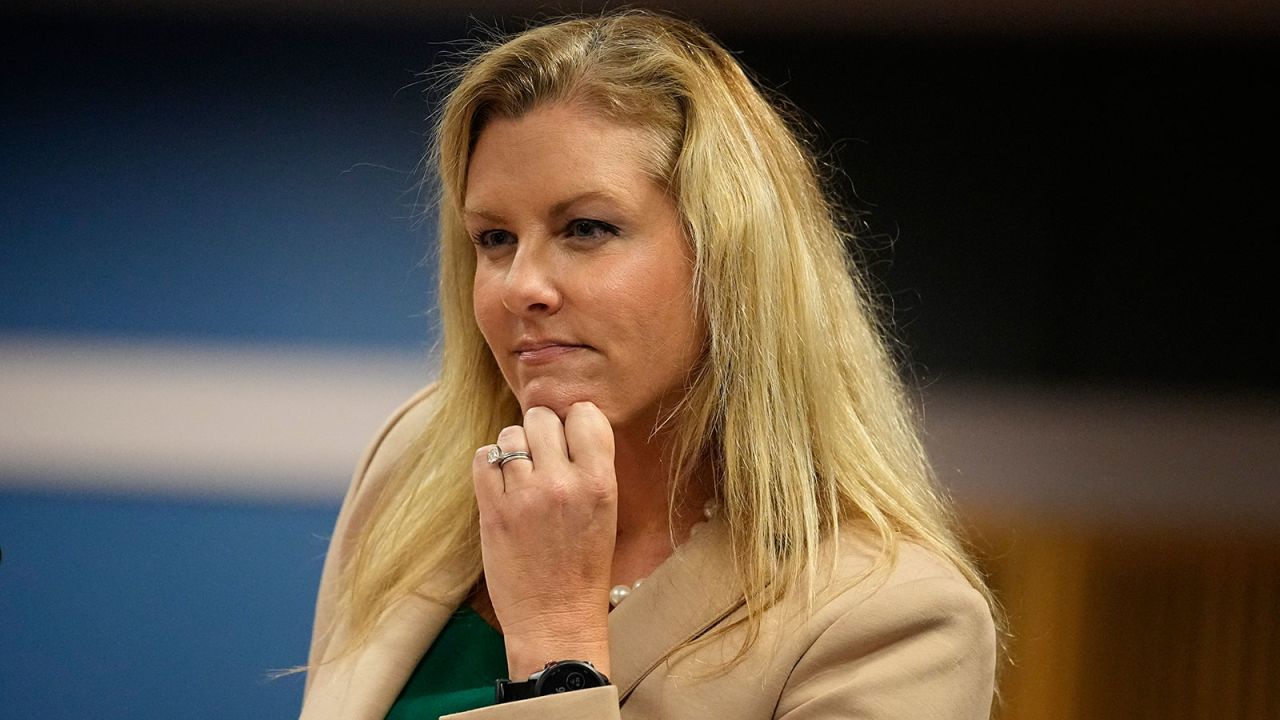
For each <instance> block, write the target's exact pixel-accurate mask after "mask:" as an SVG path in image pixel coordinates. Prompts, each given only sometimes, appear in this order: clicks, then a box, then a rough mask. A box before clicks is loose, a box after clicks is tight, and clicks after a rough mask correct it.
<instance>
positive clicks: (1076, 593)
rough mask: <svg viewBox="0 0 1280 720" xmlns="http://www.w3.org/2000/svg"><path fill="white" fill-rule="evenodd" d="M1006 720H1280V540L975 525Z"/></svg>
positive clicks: (1227, 532) (1170, 532)
mask: <svg viewBox="0 0 1280 720" xmlns="http://www.w3.org/2000/svg"><path fill="white" fill-rule="evenodd" d="M972 535H973V537H974V538H975V545H976V546H977V547H978V550H979V553H980V555H981V557H982V562H983V564H984V566H985V567H986V568H987V570H988V572H989V575H990V579H991V582H992V585H993V587H995V589H996V591H997V593H998V594H999V597H1000V598H1001V601H1002V602H1003V603H1004V605H1005V608H1006V611H1007V612H1008V615H1009V621H1010V626H1011V629H1012V636H1011V639H1010V642H1009V650H1010V658H1011V663H1010V665H1008V666H1007V668H1006V670H1005V672H1004V676H1003V678H1002V682H1001V687H1002V695H1003V702H1002V706H1001V708H1000V710H999V712H998V713H997V717H1000V718H1002V720H1024V719H1025V720H1031V719H1035V720H1058V719H1063V720H1068V719H1071V718H1081V719H1083V718H1088V719H1089V720H1099V719H1103V720H1105V719H1107V718H1125V719H1126V720H1129V719H1131V718H1160V719H1162V720H1164V719H1169V720H1180V719H1186V720H1229V719H1233V718H1239V719H1240V720H1280V538H1275V537H1250V538H1239V537H1233V536H1232V532H1231V530H1230V529H1220V530H1218V531H1217V532H1211V531H1203V530H1202V531H1198V532H1196V533H1188V532H1186V531H1177V530H1173V529H1170V530H1168V531H1164V532H1160V531H1142V532H1139V531H1133V530H1117V529H1114V528H1098V527H1085V526H1082V527H1064V526H1061V525H1058V526H1046V525H1041V524H1036V523H1031V522H1024V523H1021V524H1010V523H1007V522H1005V523H1001V522H996V521H994V520H991V519H985V520H982V521H977V522H974V523H973V533H972Z"/></svg>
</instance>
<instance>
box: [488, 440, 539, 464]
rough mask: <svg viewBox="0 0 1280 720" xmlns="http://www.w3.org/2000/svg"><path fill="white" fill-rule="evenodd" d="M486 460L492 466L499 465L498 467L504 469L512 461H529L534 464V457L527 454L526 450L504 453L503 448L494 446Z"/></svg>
mask: <svg viewBox="0 0 1280 720" xmlns="http://www.w3.org/2000/svg"><path fill="white" fill-rule="evenodd" d="M485 459H487V460H488V461H489V464H490V465H493V464H494V463H497V464H498V467H502V466H503V465H506V464H507V463H509V462H511V461H512V460H528V461H529V462H533V456H532V455H530V454H529V453H527V452H525V451H524V450H512V451H511V452H503V451H502V448H500V447H498V446H497V445H494V446H493V447H492V448H490V449H489V455H488V456H487V457H486V458H485Z"/></svg>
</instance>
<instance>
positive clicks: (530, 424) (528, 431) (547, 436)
mask: <svg viewBox="0 0 1280 720" xmlns="http://www.w3.org/2000/svg"><path fill="white" fill-rule="evenodd" d="M524 435H525V438H526V439H527V440H528V442H529V454H531V455H533V457H534V458H535V466H536V467H537V468H538V469H539V470H549V471H552V472H554V471H555V469H556V468H562V467H564V466H566V465H568V464H569V446H568V445H567V444H566V443H565V439H564V424H563V423H561V422H560V417H559V416H558V415H556V413H555V411H554V410H552V409H551V408H546V407H532V408H529V411H528V412H526V413H525V414H524Z"/></svg>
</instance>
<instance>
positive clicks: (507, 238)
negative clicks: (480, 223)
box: [471, 230, 516, 248]
mask: <svg viewBox="0 0 1280 720" xmlns="http://www.w3.org/2000/svg"><path fill="white" fill-rule="evenodd" d="M515 241H516V236H515V235H512V234H511V233H509V232H507V231H506V230H481V231H480V232H477V233H473V234H472V235H471V242H473V243H475V246H476V247H478V248H496V247H500V246H502V245H507V244H510V243H514V242H515Z"/></svg>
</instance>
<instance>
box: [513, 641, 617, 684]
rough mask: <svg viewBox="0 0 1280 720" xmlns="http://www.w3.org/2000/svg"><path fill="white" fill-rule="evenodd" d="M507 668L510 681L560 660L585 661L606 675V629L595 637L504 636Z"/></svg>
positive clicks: (523, 677)
mask: <svg viewBox="0 0 1280 720" xmlns="http://www.w3.org/2000/svg"><path fill="white" fill-rule="evenodd" d="M504 641H505V643H506V647H507V671H508V672H509V673H510V677H511V679H512V680H524V679H526V678H528V677H529V676H530V675H532V674H533V673H535V672H538V671H539V670H541V669H543V668H544V667H546V665H547V663H551V662H557V661H560V660H585V661H587V662H589V663H591V664H592V665H593V666H595V668H596V669H597V670H599V671H600V672H601V673H603V674H605V675H609V674H610V670H611V667H610V663H609V639H608V633H607V631H606V632H605V633H604V634H603V635H601V636H598V637H565V636H560V637H555V636H550V637H546V636H544V637H512V636H509V635H508V636H506V637H505V638H504Z"/></svg>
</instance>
